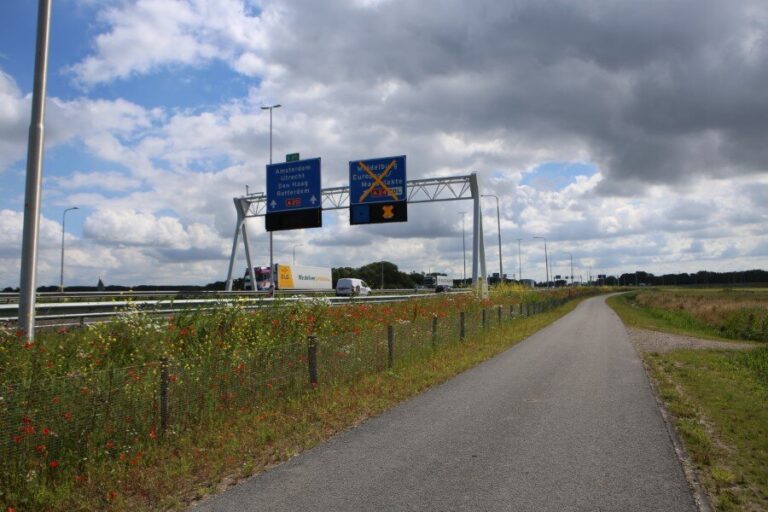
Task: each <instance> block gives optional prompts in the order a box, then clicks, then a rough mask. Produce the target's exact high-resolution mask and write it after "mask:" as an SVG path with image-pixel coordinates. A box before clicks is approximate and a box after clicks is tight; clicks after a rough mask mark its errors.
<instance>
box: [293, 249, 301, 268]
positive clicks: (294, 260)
mask: <svg viewBox="0 0 768 512" xmlns="http://www.w3.org/2000/svg"><path fill="white" fill-rule="evenodd" d="M302 245H304V244H294V245H293V265H296V248H297V247H299V246H302Z"/></svg>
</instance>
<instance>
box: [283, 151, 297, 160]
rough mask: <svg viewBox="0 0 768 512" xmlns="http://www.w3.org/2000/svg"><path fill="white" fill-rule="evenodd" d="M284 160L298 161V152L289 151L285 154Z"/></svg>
mask: <svg viewBox="0 0 768 512" xmlns="http://www.w3.org/2000/svg"><path fill="white" fill-rule="evenodd" d="M285 161H286V162H298V161H299V154H298V153H291V154H289V155H285Z"/></svg>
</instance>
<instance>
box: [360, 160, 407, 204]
mask: <svg viewBox="0 0 768 512" xmlns="http://www.w3.org/2000/svg"><path fill="white" fill-rule="evenodd" d="M357 165H358V166H359V167H360V168H361V169H362V170H364V171H365V172H366V173H367V174H368V176H370V177H371V178H373V183H372V184H371V186H370V187H368V190H366V191H365V192H363V195H361V196H360V200H359V201H358V202H359V203H362V202H363V201H365V198H366V197H368V195H369V194H370V193H371V192H373V190H374V189H375V188H376V187H381V190H382V191H384V192H386V193H387V195H389V196H391V197H392V199H394V200H395V201H399V200H400V198H399V197H397V194H396V193H395V192H394V191H393V190H392V189H391V188H389V187H387V186H386V185H385V184H384V182H383V181H382V180H383V179H384V178H386V176H387V174H389V171H391V170H392V169H393V168H394V167H395V165H397V160H392V161H391V162H390V163H389V165H388V166H387V167H386V169H384V171H383V172H382V173H381V174H379V175H378V176H377V175H376V173H375V172H373V171H372V170H371V168H370V167H368V166H367V165H365V163H363V162H358V163H357ZM377 195H378V194H377Z"/></svg>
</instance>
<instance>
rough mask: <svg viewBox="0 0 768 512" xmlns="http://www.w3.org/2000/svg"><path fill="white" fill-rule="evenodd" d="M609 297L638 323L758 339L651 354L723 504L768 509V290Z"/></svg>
mask: <svg viewBox="0 0 768 512" xmlns="http://www.w3.org/2000/svg"><path fill="white" fill-rule="evenodd" d="M608 303H609V304H610V305H611V306H612V307H613V308H614V310H615V311H616V312H617V313H618V314H619V315H620V316H621V318H622V320H623V321H624V322H625V324H627V325H628V326H631V327H637V328H643V329H652V330H661V331H667V332H673V333H677V334H685V335H690V336H696V337H706V338H717V339H722V340H738V341H747V340H757V341H758V343H756V345H755V348H753V349H747V350H677V351H672V352H668V353H663V354H661V353H653V352H651V353H644V354H643V358H644V361H645V363H646V367H647V368H648V370H649V373H650V375H651V377H652V379H653V380H654V382H655V385H656V388H657V390H658V394H659V396H660V398H661V399H662V400H663V401H664V402H665V404H666V407H667V410H668V411H669V412H670V414H671V416H672V418H673V421H674V424H675V427H676V429H677V432H678V433H679V435H680V437H681V439H682V440H683V443H684V445H685V447H686V449H687V451H688V452H689V454H690V456H691V460H692V462H693V464H694V465H695V467H696V469H697V471H698V473H699V475H700V478H701V481H702V484H703V485H704V487H705V489H706V491H707V492H708V494H709V495H710V496H711V498H712V501H713V504H714V505H715V507H716V508H717V510H725V511H730V510H768V343H765V342H766V341H768V338H766V323H767V322H768V292H766V290H765V289H762V290H761V289H743V290H742V289H720V290H711V289H709V290H707V289H698V290H680V289H678V290H673V291H665V290H655V289H649V290H643V291H641V292H630V293H626V294H623V295H620V296H615V297H612V298H611V299H609V301H608Z"/></svg>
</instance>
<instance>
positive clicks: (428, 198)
mask: <svg viewBox="0 0 768 512" xmlns="http://www.w3.org/2000/svg"><path fill="white" fill-rule="evenodd" d="M471 179H472V175H466V176H453V177H450V178H427V179H422V180H408V186H407V189H408V202H409V203H431V202H435V201H456V200H458V199H473V196H472V190H471V185H470V183H471ZM235 201H236V202H239V203H240V204H241V207H242V209H243V211H244V212H245V217H263V216H264V215H266V214H267V211H266V208H267V195H266V194H265V193H264V192H258V193H255V194H248V195H245V196H242V197H239V198H236V199H235ZM321 204H322V209H323V210H343V209H344V208H349V187H331V188H324V189H323V190H322V203H321Z"/></svg>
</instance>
